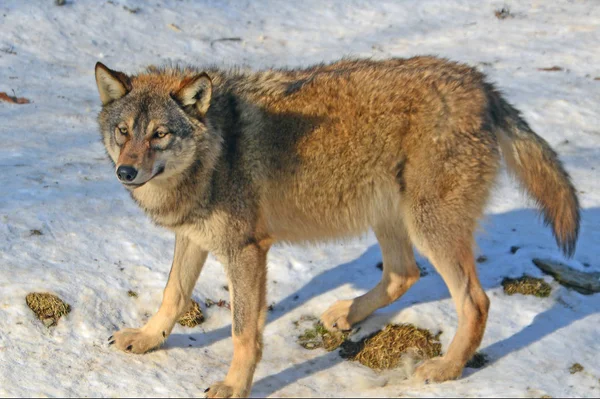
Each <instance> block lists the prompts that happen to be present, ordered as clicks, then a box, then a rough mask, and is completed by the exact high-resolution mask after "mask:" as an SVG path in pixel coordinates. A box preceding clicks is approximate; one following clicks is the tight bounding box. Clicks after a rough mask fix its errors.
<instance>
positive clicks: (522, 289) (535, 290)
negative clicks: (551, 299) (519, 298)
mask: <svg viewBox="0 0 600 399" xmlns="http://www.w3.org/2000/svg"><path fill="white" fill-rule="evenodd" d="M502 287H504V292H505V293H506V294H508V295H514V294H523V295H534V296H537V297H539V298H546V297H548V296H550V292H551V291H552V287H551V286H550V284H548V283H547V282H545V281H544V280H542V279H541V278H535V277H531V276H528V275H526V274H525V275H523V276H522V277H519V278H516V279H513V278H508V277H506V278H505V279H504V280H502Z"/></svg>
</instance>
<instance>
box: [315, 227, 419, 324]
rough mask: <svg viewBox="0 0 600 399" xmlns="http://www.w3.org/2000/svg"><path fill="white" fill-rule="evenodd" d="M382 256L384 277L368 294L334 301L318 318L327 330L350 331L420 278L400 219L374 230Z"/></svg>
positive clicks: (398, 296) (402, 293) (399, 295)
mask: <svg viewBox="0 0 600 399" xmlns="http://www.w3.org/2000/svg"><path fill="white" fill-rule="evenodd" d="M373 231H374V232H375V236H376V237H377V240H378V241H379V245H380V247H381V254H382V256H383V276H382V277H381V281H380V282H379V283H378V284H377V285H376V286H375V287H374V288H373V289H371V290H370V291H369V292H367V293H366V294H364V295H361V296H359V297H357V298H355V299H352V300H343V301H337V302H336V303H334V304H333V305H332V306H331V307H330V308H329V309H327V311H326V312H325V313H324V314H323V315H322V316H321V321H322V322H323V325H324V326H325V327H326V328H327V329H329V330H336V329H337V330H349V329H350V328H351V327H352V325H353V324H356V323H358V322H360V321H362V320H364V319H365V318H366V317H368V316H369V315H370V314H371V313H373V312H374V311H375V310H377V309H379V308H382V307H384V306H387V305H389V304H390V303H392V302H394V301H395V300H397V299H398V298H400V297H401V296H402V295H404V293H405V292H406V291H407V290H408V289H409V288H410V287H411V286H412V285H413V284H414V283H415V282H416V281H417V280H418V279H419V268H418V267H417V264H416V262H415V257H414V253H413V249H412V244H411V241H410V239H409V236H408V234H407V232H406V229H405V227H404V224H403V223H402V221H400V220H395V221H394V222H390V221H387V222H385V223H381V224H379V225H377V226H374V227H373Z"/></svg>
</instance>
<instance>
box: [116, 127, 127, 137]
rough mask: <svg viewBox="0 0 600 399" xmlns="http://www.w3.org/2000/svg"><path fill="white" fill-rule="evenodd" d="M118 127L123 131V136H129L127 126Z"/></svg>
mask: <svg viewBox="0 0 600 399" xmlns="http://www.w3.org/2000/svg"><path fill="white" fill-rule="evenodd" d="M117 129H119V132H121V134H122V135H123V136H127V133H128V131H127V126H119V127H118V128H117Z"/></svg>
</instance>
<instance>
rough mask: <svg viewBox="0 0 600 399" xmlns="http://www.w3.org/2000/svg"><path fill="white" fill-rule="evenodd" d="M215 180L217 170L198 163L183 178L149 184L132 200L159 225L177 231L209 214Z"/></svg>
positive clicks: (187, 170)
mask: <svg viewBox="0 0 600 399" xmlns="http://www.w3.org/2000/svg"><path fill="white" fill-rule="evenodd" d="M213 180H214V166H213V165H210V166H209V165H203V164H202V161H201V160H196V161H195V162H194V163H192V164H191V165H190V166H189V167H188V168H187V169H186V170H185V171H184V172H183V173H181V174H180V175H178V176H172V177H169V178H168V179H164V180H157V181H150V182H148V183H147V184H146V185H144V186H142V187H140V188H137V189H135V190H134V191H133V192H132V193H131V196H132V197H133V199H134V200H135V201H136V202H137V203H138V204H139V206H140V207H141V208H142V209H143V210H144V211H145V212H146V213H147V214H148V215H149V216H150V217H151V218H152V219H153V220H154V221H155V222H156V223H158V224H159V225H161V226H164V227H167V228H175V227H178V226H180V225H181V224H183V223H184V221H189V220H193V219H198V218H203V217H206V215H208V214H209V213H210V209H211V193H212V190H213V185H214V184H213ZM190 217H192V218H190Z"/></svg>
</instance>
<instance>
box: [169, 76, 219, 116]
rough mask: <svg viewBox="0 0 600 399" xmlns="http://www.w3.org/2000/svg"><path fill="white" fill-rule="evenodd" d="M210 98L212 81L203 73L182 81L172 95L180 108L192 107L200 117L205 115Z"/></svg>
mask: <svg viewBox="0 0 600 399" xmlns="http://www.w3.org/2000/svg"><path fill="white" fill-rule="evenodd" d="M211 97H212V80H210V78H209V77H208V75H207V74H206V73H205V72H202V73H201V74H199V75H196V76H194V77H191V78H186V79H184V80H183V81H182V82H181V84H180V85H179V89H177V91H176V92H175V93H173V98H174V99H175V100H176V101H177V102H178V103H179V104H181V106H182V107H184V108H187V107H189V106H193V107H194V108H195V111H196V112H197V113H198V114H199V116H200V117H204V115H206V112H207V111H208V107H209V106H210V99H211Z"/></svg>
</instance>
